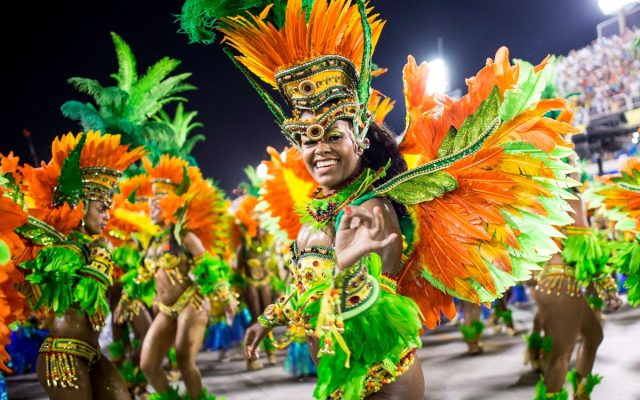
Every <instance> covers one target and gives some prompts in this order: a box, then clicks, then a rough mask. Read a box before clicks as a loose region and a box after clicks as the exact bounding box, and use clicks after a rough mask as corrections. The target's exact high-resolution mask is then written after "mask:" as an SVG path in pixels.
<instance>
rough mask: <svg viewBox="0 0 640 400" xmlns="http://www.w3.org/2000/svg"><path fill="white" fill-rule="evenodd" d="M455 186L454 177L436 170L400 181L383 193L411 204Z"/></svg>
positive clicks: (399, 201) (448, 190)
mask: <svg viewBox="0 0 640 400" xmlns="http://www.w3.org/2000/svg"><path fill="white" fill-rule="evenodd" d="M457 188H458V181H456V178H454V177H453V176H452V175H450V174H448V173H447V172H444V171H436V172H432V173H430V174H426V175H417V176H416V177H414V178H413V179H411V180H407V181H404V182H401V183H400V184H398V185H397V186H394V187H393V188H392V189H389V190H387V191H385V192H384V194H385V195H386V196H388V197H390V198H392V199H393V200H395V201H397V202H398V203H401V204H405V205H413V204H420V203H424V202H427V201H431V200H433V199H435V198H437V197H441V196H443V195H444V194H445V193H447V192H450V191H452V190H455V189H457Z"/></svg>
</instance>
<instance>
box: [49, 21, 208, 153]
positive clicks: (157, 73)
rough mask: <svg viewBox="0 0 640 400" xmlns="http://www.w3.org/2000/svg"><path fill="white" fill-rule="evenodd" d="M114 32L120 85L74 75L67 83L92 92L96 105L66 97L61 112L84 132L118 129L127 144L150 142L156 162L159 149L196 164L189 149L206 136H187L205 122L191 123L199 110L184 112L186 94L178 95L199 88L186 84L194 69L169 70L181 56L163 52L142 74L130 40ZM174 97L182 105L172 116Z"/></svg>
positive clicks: (88, 92)
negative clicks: (175, 72) (172, 55)
mask: <svg viewBox="0 0 640 400" xmlns="http://www.w3.org/2000/svg"><path fill="white" fill-rule="evenodd" d="M111 36H112V39H113V43H114V45H115V50H116V55H117V58H118V72H117V73H115V74H112V75H111V77H112V78H113V79H115V81H116V82H117V86H103V85H102V84H101V83H100V82H98V81H97V80H94V79H89V78H79V77H73V78H70V79H69V83H71V84H72V85H73V86H74V87H75V88H76V89H77V90H78V91H79V92H82V93H86V94H88V95H89V96H91V97H93V100H94V103H95V104H92V103H81V102H79V101H74V100H71V101H67V102H66V103H64V104H63V105H62V107H61V111H62V113H63V114H64V115H65V116H66V117H68V118H70V119H74V120H78V121H80V123H81V125H82V127H83V129H84V130H85V131H88V130H99V131H101V132H103V133H119V134H121V135H122V137H123V143H125V144H130V145H132V146H146V147H147V149H148V150H149V151H150V152H151V158H152V160H153V161H156V160H157V159H158V158H159V155H160V154H164V153H168V154H171V155H175V156H179V157H183V158H186V159H188V160H189V161H190V162H191V163H195V160H193V158H191V157H190V156H189V153H190V152H191V151H192V150H193V147H194V146H195V144H196V143H198V142H199V141H201V140H204V138H205V137H204V136H203V135H196V136H193V137H191V138H190V137H189V135H190V134H191V133H192V131H193V130H194V129H195V128H199V127H202V124H200V123H194V122H193V119H194V118H195V116H196V115H197V113H196V112H190V113H185V112H184V106H183V104H182V102H184V101H186V99H185V98H184V97H181V96H180V94H181V93H184V92H186V91H189V90H194V89H196V88H195V86H193V85H191V84H188V83H186V80H187V79H188V78H189V77H190V76H191V73H188V72H187V73H182V74H178V75H171V74H172V73H173V71H174V70H175V69H176V68H177V67H178V66H179V65H180V61H179V60H175V59H172V58H169V57H164V58H162V59H161V60H159V61H158V62H156V63H155V64H153V65H151V66H150V67H149V68H148V69H147V71H146V73H145V74H144V75H142V76H140V77H139V76H138V73H137V70H136V59H135V56H134V54H133V52H132V51H131V48H130V47H129V45H128V44H127V43H126V42H125V41H124V40H123V39H122V38H121V37H120V36H118V35H117V34H115V33H112V34H111ZM174 102H179V105H178V106H177V108H176V114H175V117H174V119H173V120H172V119H171V118H170V117H169V115H168V113H167V112H166V111H165V110H163V108H164V107H165V106H167V105H168V104H170V103H174Z"/></svg>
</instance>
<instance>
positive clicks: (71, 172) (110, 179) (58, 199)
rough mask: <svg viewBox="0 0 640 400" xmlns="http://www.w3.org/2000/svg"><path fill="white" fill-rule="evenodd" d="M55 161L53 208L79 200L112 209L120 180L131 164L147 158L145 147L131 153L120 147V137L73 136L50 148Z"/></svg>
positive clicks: (57, 142) (91, 132)
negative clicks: (99, 203)
mask: <svg viewBox="0 0 640 400" xmlns="http://www.w3.org/2000/svg"><path fill="white" fill-rule="evenodd" d="M51 154H52V160H51V161H52V162H53V163H54V164H55V165H56V166H59V167H60V176H59V178H58V185H57V186H56V188H55V193H54V198H53V205H54V206H56V205H59V204H62V203H63V202H65V201H66V202H68V203H69V204H71V205H75V204H77V203H78V200H79V199H80V198H84V199H85V200H97V201H101V202H103V203H104V204H106V205H107V206H109V207H111V204H112V196H113V191H114V189H115V188H116V185H117V183H118V178H120V176H121V175H122V171H124V170H125V169H126V168H127V167H128V166H129V165H131V164H132V163H134V162H135V161H137V160H139V159H140V158H142V156H144V154H145V151H144V149H143V148H142V147H138V148H135V149H133V150H129V146H128V145H122V144H120V135H109V134H106V135H101V134H100V132H94V131H89V132H88V133H87V134H86V135H85V134H83V133H80V134H78V135H73V134H71V133H69V134H67V135H64V136H62V137H61V138H56V139H55V140H54V141H53V145H52V148H51Z"/></svg>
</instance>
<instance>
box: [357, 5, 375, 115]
mask: <svg viewBox="0 0 640 400" xmlns="http://www.w3.org/2000/svg"><path fill="white" fill-rule="evenodd" d="M357 1H358V11H359V12H360V23H361V25H362V33H363V42H364V43H363V46H362V47H363V51H362V64H361V65H360V78H359V80H358V102H359V103H360V104H364V105H365V106H366V105H367V104H369V96H370V94H371V53H372V44H371V24H370V23H369V19H368V18H367V6H366V4H365V1H364V0H357ZM366 118H367V117H366V112H363V113H362V122H365V121H366Z"/></svg>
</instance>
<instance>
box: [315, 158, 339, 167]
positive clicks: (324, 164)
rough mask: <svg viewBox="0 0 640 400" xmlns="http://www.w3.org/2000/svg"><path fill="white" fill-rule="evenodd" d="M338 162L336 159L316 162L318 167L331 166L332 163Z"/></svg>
mask: <svg viewBox="0 0 640 400" xmlns="http://www.w3.org/2000/svg"><path fill="white" fill-rule="evenodd" d="M337 163H338V162H337V161H336V160H323V161H318V162H317V163H316V168H324V167H329V166H331V165H336V164H337Z"/></svg>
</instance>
